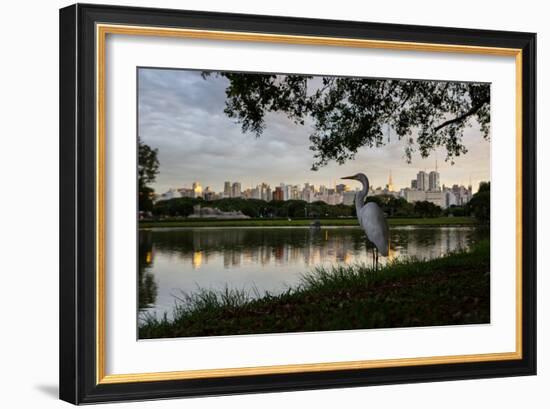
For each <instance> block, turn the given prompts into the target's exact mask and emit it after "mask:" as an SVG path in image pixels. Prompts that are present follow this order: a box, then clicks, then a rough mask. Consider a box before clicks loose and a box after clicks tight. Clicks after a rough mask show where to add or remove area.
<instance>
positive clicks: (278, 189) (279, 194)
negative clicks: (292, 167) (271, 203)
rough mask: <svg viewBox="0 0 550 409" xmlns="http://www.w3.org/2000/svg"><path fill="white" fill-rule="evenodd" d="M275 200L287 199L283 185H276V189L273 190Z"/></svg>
mask: <svg viewBox="0 0 550 409" xmlns="http://www.w3.org/2000/svg"><path fill="white" fill-rule="evenodd" d="M273 200H285V199H284V193H283V189H282V187H280V186H276V187H275V190H274V191H273Z"/></svg>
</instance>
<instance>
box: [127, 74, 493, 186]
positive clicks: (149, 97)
mask: <svg viewBox="0 0 550 409" xmlns="http://www.w3.org/2000/svg"><path fill="white" fill-rule="evenodd" d="M227 85H228V81H227V79H225V78H222V77H216V76H209V77H207V78H206V79H203V78H202V77H201V73H200V72H199V71H192V70H174V69H150V68H142V69H140V70H139V82H138V86H139V104H138V110H139V111H138V113H139V115H138V116H139V119H138V132H139V135H140V137H141V138H142V139H143V141H144V142H145V143H147V144H149V145H151V146H152V147H154V148H157V149H158V150H159V161H160V169H159V170H160V172H159V175H158V176H157V181H156V183H155V186H154V188H155V190H156V191H158V192H164V191H166V190H167V189H169V188H171V187H182V186H190V185H191V184H192V182H193V181H199V182H200V183H201V184H202V185H203V186H211V187H212V188H213V189H214V190H216V191H221V190H222V189H223V182H224V181H225V180H230V181H239V182H241V183H242V184H243V187H249V186H252V185H254V186H255V185H256V184H258V183H261V182H267V183H269V184H271V185H272V186H273V185H278V184H279V183H281V182H284V183H292V184H303V183H304V182H310V183H313V184H316V185H319V184H324V185H333V184H334V183H339V178H340V177H341V176H345V175H348V174H353V173H356V172H359V171H361V172H365V173H367V174H368V175H369V178H370V179H371V182H372V184H373V185H374V186H382V185H384V184H386V183H387V180H388V176H389V171H390V169H391V170H392V174H393V181H394V185H395V186H397V187H405V186H408V185H409V184H410V180H411V179H413V178H415V176H416V173H417V172H418V170H420V169H424V168H426V169H428V170H430V169H432V168H433V167H434V166H435V160H434V159H433V158H434V156H433V155H432V156H431V157H430V159H428V160H421V159H420V158H419V156H418V155H417V156H415V157H414V158H413V163H412V164H411V165H408V164H407V163H406V162H405V159H404V157H403V152H404V150H403V149H404V145H403V142H402V141H398V140H396V139H397V138H396V137H395V136H393V137H391V136H390V138H391V142H390V143H389V144H387V145H385V146H384V147H381V148H376V149H367V148H364V149H361V150H360V151H359V152H358V154H357V156H356V160H354V161H349V162H347V163H346V164H345V165H343V166H339V165H337V164H334V163H331V164H329V165H328V166H326V167H324V168H321V169H320V170H319V171H318V172H313V171H311V170H310V168H311V164H312V163H313V152H312V151H311V150H310V149H309V145H310V143H309V135H310V133H311V130H312V127H311V124H309V123H307V122H306V125H304V126H301V125H296V124H294V123H293V122H292V121H291V120H290V119H288V118H287V117H286V115H284V114H280V113H268V114H267V116H266V124H267V127H266V129H265V131H264V134H263V135H262V136H261V137H260V138H256V137H255V136H254V135H252V134H243V133H242V132H241V127H240V125H239V124H237V123H235V121H234V120H233V119H230V118H228V117H227V116H226V115H225V114H224V112H223V109H224V107H225V89H226V87H227ZM464 142H465V144H466V146H467V147H468V149H469V153H468V154H467V155H465V156H464V157H461V158H459V159H458V160H457V161H456V164H455V165H454V166H451V165H450V164H448V163H445V162H444V158H445V154H444V152H443V151H442V150H440V151H439V152H438V153H437V155H436V156H437V157H438V159H439V160H438V164H439V169H440V172H441V180H442V183H446V184H452V183H468V181H469V178H470V177H471V178H472V181H473V183H475V184H477V183H478V182H479V181H481V180H488V179H489V173H490V164H489V152H490V144H489V142H487V141H484V140H483V138H482V136H481V134H480V132H479V130H477V129H476V128H475V127H472V128H467V129H466V131H465V137H464Z"/></svg>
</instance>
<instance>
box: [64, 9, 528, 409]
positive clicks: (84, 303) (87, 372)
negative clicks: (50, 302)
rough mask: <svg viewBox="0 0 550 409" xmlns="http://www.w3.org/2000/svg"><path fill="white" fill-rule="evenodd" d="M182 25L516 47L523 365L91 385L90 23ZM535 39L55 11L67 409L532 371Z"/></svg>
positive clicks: (135, 12) (215, 16)
mask: <svg viewBox="0 0 550 409" xmlns="http://www.w3.org/2000/svg"><path fill="white" fill-rule="evenodd" d="M97 22H105V23H120V24H141V25H156V26H163V25H166V26H175V27H177V26H185V27H192V28H205V29H219V30H224V29H225V30H233V31H264V32H271V33H281V34H296V35H308V34H309V35H329V36H334V37H338V36H340V37H354V38H374V39H385V40H394V41H400V40H401V41H405V40H406V41H415V42H431V43H441V44H450V43H453V44H464V45H486V46H494V47H508V48H519V49H522V50H523V115H524V122H523V194H524V196H523V257H524V258H523V274H524V275H523V277H524V279H523V284H524V286H523V324H524V326H523V340H524V341H523V358H522V359H521V360H514V361H496V362H481V363H469V364H445V365H430V366H416V367H402V368H378V369H370V370H356V371H330V372H321V373H298V374H292V375H262V376H249V377H247V376H244V377H232V378H214V379H202V380H184V381H162V382H139V383H126V384H110V385H107V384H99V385H96V377H95V371H96V366H95V365H96V361H95V358H96V355H95V353H96V351H95V300H96V290H95V267H96V266H95V238H96V237H95V163H96V162H95V74H94V73H95V66H94V59H95V36H94V29H95V23H97ZM535 70H536V35H535V34H532V33H514V32H505V31H488V30H472V29H457V28H442V27H422V26H410V25H393V24H382V23H363V22H347V21H335V20H319V19H304V18H295V17H275V16H255V15H244V14H229V13H212V12H201V11H183V10H167V9H150V8H137V7H119V6H101V5H86V4H77V5H73V6H69V7H66V8H64V9H61V10H60V315H59V318H60V398H61V399H62V400H65V401H67V402H70V403H73V404H80V403H99V402H107V401H128V400H149V399H159V398H173V397H191V396H206V395H211V396H213V395H226V394H243V393H265V392H276V391H297V390H310V389H325V388H339V387H354V386H368V385H383V384H397V383H415V382H432V381H446V380H460V379H476V378H478V379H481V378H491V377H505V376H521V375H534V374H536V315H535V312H536V155H535V148H536V143H535V125H536V94H535V79H536V77H535V75H536V71H535Z"/></svg>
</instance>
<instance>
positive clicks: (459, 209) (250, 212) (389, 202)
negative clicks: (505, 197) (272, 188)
mask: <svg viewBox="0 0 550 409" xmlns="http://www.w3.org/2000/svg"><path fill="white" fill-rule="evenodd" d="M367 202H375V203H377V204H378V205H379V206H380V207H381V208H382V210H383V211H384V213H385V214H386V215H387V216H388V217H423V218H424V217H441V216H456V217H460V216H473V217H476V218H477V219H478V220H479V221H480V222H482V223H488V222H489V218H490V184H489V183H481V184H480V187H479V191H478V192H477V193H476V194H474V195H473V197H472V199H471V200H470V202H469V203H468V204H467V205H465V206H451V207H449V208H448V209H442V208H441V207H440V206H437V205H435V204H434V203H432V202H427V201H421V202H415V203H409V202H407V201H406V200H405V199H404V198H402V197H398V198H396V197H394V196H391V195H379V196H371V197H368V198H367ZM198 204H200V205H202V206H204V207H212V208H216V209H220V210H221V211H224V212H228V211H241V212H242V213H243V214H245V215H246V216H250V217H252V218H283V217H284V218H287V217H290V218H303V217H307V218H313V219H314V218H334V217H355V215H356V214H355V206H354V205H352V206H348V205H344V204H339V205H329V204H327V203H325V202H322V201H317V202H313V203H307V202H306V201H304V200H286V201H280V200H272V201H269V202H268V201H265V200H259V199H243V198H227V199H220V200H212V201H205V200H203V199H202V198H177V199H170V200H163V201H160V202H157V203H155V204H154V206H153V208H152V213H153V216H154V217H155V218H172V217H188V216H189V215H191V214H193V211H194V210H193V207H194V206H195V205H198Z"/></svg>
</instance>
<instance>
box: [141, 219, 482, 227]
mask: <svg viewBox="0 0 550 409" xmlns="http://www.w3.org/2000/svg"><path fill="white" fill-rule="evenodd" d="M312 221H313V220H312V219H292V220H288V219H245V220H216V219H212V220H197V219H172V220H162V221H140V222H139V227H140V228H153V227H155V228H156V227H284V226H296V227H300V226H309V225H310V224H311V222H312ZM319 221H320V223H321V225H322V226H358V222H357V219H355V218H346V219H344V218H342V219H320V220H319ZM388 223H389V225H390V226H463V225H473V224H476V223H477V221H476V220H475V219H474V218H472V217H434V218H389V219H388Z"/></svg>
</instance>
